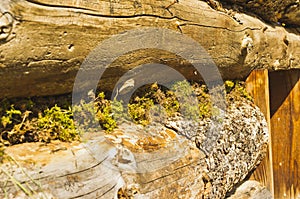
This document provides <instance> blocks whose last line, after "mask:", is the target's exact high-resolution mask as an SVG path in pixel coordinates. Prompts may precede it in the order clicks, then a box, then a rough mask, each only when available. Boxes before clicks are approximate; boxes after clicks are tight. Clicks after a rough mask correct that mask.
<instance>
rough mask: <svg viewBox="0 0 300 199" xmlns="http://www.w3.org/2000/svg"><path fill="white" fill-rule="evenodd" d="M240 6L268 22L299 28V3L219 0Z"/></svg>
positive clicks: (292, 1)
mask: <svg viewBox="0 0 300 199" xmlns="http://www.w3.org/2000/svg"><path fill="white" fill-rule="evenodd" d="M221 1H222V2H230V3H233V4H236V5H241V6H243V8H245V9H246V10H247V11H250V12H252V13H255V14H257V15H258V16H260V17H262V18H263V19H264V20H266V21H269V22H281V23H285V24H286V25H294V26H298V27H299V26H300V17H299V16H300V2H299V1H295V0H282V1H272V0H264V1H260V0H254V1H246V0H221Z"/></svg>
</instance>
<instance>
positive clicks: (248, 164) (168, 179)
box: [0, 102, 268, 199]
mask: <svg viewBox="0 0 300 199" xmlns="http://www.w3.org/2000/svg"><path fill="white" fill-rule="evenodd" d="M223 119H224V120H223V122H221V121H219V124H222V125H221V126H220V125H215V126H211V124H212V123H213V121H211V120H208V121H207V120H206V121H200V122H196V121H195V122H194V123H192V122H190V121H189V122H188V121H184V120H173V121H170V123H169V124H168V125H166V126H172V128H173V129H174V130H175V131H174V130H171V129H170V128H167V127H166V126H165V125H161V124H160V125H159V124H156V125H154V124H152V125H150V126H147V127H145V128H144V127H141V126H137V125H133V124H131V123H124V124H122V125H121V126H120V128H119V129H118V130H116V131H114V132H112V133H110V134H104V133H103V132H97V133H93V134H88V135H87V137H86V138H87V139H88V141H86V142H85V143H81V144H79V143H73V144H70V143H59V142H55V143H50V144H42V143H25V144H21V145H15V146H12V147H9V148H7V150H6V153H7V154H8V155H9V156H10V158H8V160H6V161H5V162H4V163H3V164H2V165H0V176H1V178H0V188H1V189H0V197H1V198H2V197H5V196H7V197H8V198H17V197H22V198H26V197H30V196H31V197H37V196H40V197H46V198H47V197H49V198H50V197H54V198H122V197H123V198H132V197H133V195H134V198H178V197H180V198H188V199H191V198H224V197H225V195H226V193H227V192H228V191H230V190H232V188H233V187H234V185H236V184H237V183H240V182H242V181H243V180H244V179H245V177H246V176H247V175H248V173H249V172H251V171H252V170H253V169H254V168H255V167H256V166H257V164H259V163H260V162H261V160H262V159H263V157H264V155H265V153H266V144H267V142H268V134H267V124H266V121H265V119H264V117H263V115H262V113H260V111H259V110H258V108H256V107H253V106H252V105H249V104H245V103H243V102H239V103H233V104H231V106H230V107H229V108H228V112H227V114H226V116H225V117H224V118H223ZM210 127H212V128H210ZM207 129H212V130H213V131H215V134H216V132H217V134H218V136H217V139H216V142H214V143H210V144H211V145H214V147H212V149H211V151H209V152H208V153H206V154H204V153H203V152H202V151H205V150H204V147H206V149H207V148H208V146H205V145H204V143H205V142H203V140H204V138H205V137H207V136H208V135H209V134H208V130H207ZM88 137H89V138H88Z"/></svg>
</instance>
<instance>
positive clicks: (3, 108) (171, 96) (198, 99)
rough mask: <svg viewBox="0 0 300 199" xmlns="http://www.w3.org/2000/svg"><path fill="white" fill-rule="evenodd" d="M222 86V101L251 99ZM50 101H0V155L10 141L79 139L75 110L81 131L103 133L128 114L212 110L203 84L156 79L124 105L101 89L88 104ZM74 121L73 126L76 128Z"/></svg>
mask: <svg viewBox="0 0 300 199" xmlns="http://www.w3.org/2000/svg"><path fill="white" fill-rule="evenodd" d="M225 88H226V92H227V96H226V99H227V100H228V101H233V100H251V99H252V98H251V96H250V95H249V94H248V93H247V92H246V89H245V85H244V83H243V82H240V81H225ZM50 101H51V103H48V104H50V105H49V106H48V105H47V103H46V102H45V101H43V100H42V102H43V105H41V106H37V104H38V103H40V102H39V100H36V101H34V100H31V99H26V100H15V101H14V102H16V103H15V104H14V103H11V102H9V101H8V100H2V101H1V102H0V113H1V115H2V116H1V123H0V155H1V154H2V151H3V150H2V148H3V147H2V146H7V145H12V144H18V143H23V142H34V141H44V142H50V141H51V140H61V141H72V140H79V135H78V134H77V132H78V131H76V128H75V124H74V115H73V112H74V114H75V113H76V112H77V113H78V114H79V117H76V122H77V123H79V124H80V125H84V127H88V128H89V129H86V128H84V130H85V131H90V130H98V127H99V124H100V126H101V127H102V128H103V129H105V130H106V131H107V132H110V131H112V130H113V129H114V128H116V127H117V125H118V123H120V122H122V121H123V120H124V119H125V120H126V119H129V118H132V120H133V121H134V122H135V123H138V124H142V125H147V124H149V123H150V122H151V120H153V115H155V114H157V113H159V114H157V115H158V118H157V119H158V120H159V121H161V120H163V119H164V118H165V117H174V116H176V115H177V114H178V113H181V114H183V115H184V116H185V117H186V118H188V119H194V120H197V119H203V118H206V117H211V116H212V115H216V114H218V110H215V109H214V108H213V107H212V103H211V97H210V95H209V93H208V89H207V87H206V86H205V85H201V84H198V83H193V84H192V86H191V85H190V83H189V82H187V81H181V82H176V83H175V84H174V85H173V86H172V87H171V89H167V88H165V87H163V86H161V85H158V84H157V83H154V84H150V85H146V86H144V87H143V88H141V89H138V91H136V92H135V93H134V95H133V96H132V98H131V100H130V103H129V104H128V107H127V109H126V108H125V107H123V104H122V102H119V101H116V100H113V101H111V100H108V99H106V98H105V95H104V93H103V92H101V93H99V94H98V95H97V97H96V99H95V100H94V102H92V103H85V102H84V101H81V103H80V105H79V106H74V107H73V112H72V110H71V108H69V107H70V103H69V104H68V102H67V100H65V98H64V100H62V102H61V103H60V104H61V105H56V104H55V102H57V99H55V98H53V99H52V98H51V100H50ZM53 104H54V105H53ZM77 123H76V125H77V127H78V128H79V129H77V130H80V125H78V124H77ZM83 133H86V132H83Z"/></svg>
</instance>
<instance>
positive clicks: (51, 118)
mask: <svg viewBox="0 0 300 199" xmlns="http://www.w3.org/2000/svg"><path fill="white" fill-rule="evenodd" d="M72 117H73V112H72V110H71V109H70V108H69V109H67V110H64V109H61V108H60V107H58V106H56V105H55V106H54V107H52V108H51V109H46V110H45V111H44V116H42V115H40V116H39V118H38V120H37V126H38V128H39V130H40V131H41V132H42V133H44V134H46V136H47V138H48V137H49V138H51V139H59V140H61V141H72V140H76V139H78V134H77V132H76V129H75V125H74V121H73V119H72Z"/></svg>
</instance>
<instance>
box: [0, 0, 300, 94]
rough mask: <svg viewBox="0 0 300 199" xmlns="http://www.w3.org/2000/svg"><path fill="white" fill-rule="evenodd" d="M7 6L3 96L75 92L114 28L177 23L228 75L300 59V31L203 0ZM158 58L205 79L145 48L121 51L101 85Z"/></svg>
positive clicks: (14, 2)
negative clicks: (89, 59)
mask: <svg viewBox="0 0 300 199" xmlns="http://www.w3.org/2000/svg"><path fill="white" fill-rule="evenodd" d="M0 11H1V13H2V15H1V18H0V27H1V30H2V31H1V34H0V39H1V44H0V75H1V79H0V96H1V98H4V97H28V96H45V95H58V94H64V93H70V92H72V88H73V84H74V78H75V76H76V74H77V72H78V70H79V68H80V66H81V64H82V62H83V61H84V59H85V58H86V57H87V56H88V54H89V53H90V52H91V51H92V50H93V49H94V48H95V47H96V46H98V45H99V44H100V43H101V42H103V41H104V40H105V39H109V38H111V37H112V36H113V35H115V34H120V33H126V32H128V31H130V30H132V29H140V28H143V27H157V28H165V29H170V30H173V31H176V32H178V33H182V34H184V35H185V36H188V37H190V38H192V39H193V40H195V41H196V42H198V43H199V44H200V45H201V46H202V47H203V48H204V49H205V50H206V52H207V53H208V54H209V55H210V57H211V58H212V59H213V61H214V62H215V63H216V65H217V66H218V69H219V71H220V73H221V75H222V77H223V78H224V79H243V78H245V77H246V76H247V75H248V74H249V73H250V71H251V70H253V69H255V68H267V69H270V70H278V69H290V68H298V67H299V65H300V64H299V63H300V56H299V53H300V45H299V42H300V37H299V34H298V33H296V32H295V30H293V29H285V28H284V27H281V26H271V25H268V24H265V23H264V22H262V21H260V20H259V19H257V18H255V17H251V16H248V15H246V14H241V13H236V14H235V15H234V16H231V15H228V14H227V13H224V12H221V11H216V10H213V9H212V8H211V7H209V6H208V5H207V3H206V2H202V1H198V0H186V1H179V2H177V3H174V2H173V1H171V0H168V1H163V0H161V1H160V0H157V1H153V0H136V1H114V0H111V1H104V0H100V1H98V0H97V1H96V0H94V1H88V2H84V1H71V0H67V1H63V2H62V1H59V0H55V1H50V0H4V1H1V3H0ZM245 42H246V43H245ZM184 45H185V43H182V46H184ZM175 47H176V46H174V48H175ZM116 51H117V50H116ZM116 51H115V52H116ZM115 52H112V53H115ZM153 62H155V63H161V64H166V65H169V66H171V67H173V68H175V69H176V70H178V71H180V72H182V73H184V75H185V77H186V78H188V79H195V78H196V79H199V77H198V76H197V77H195V75H194V73H193V71H192V69H191V64H190V63H189V62H188V61H187V60H184V59H183V58H182V57H180V56H178V55H174V53H172V52H165V51H161V50H153V49H148V50H145V49H144V50H140V51H138V52H131V53H128V54H126V55H123V56H121V57H118V58H117V59H116V60H115V61H114V62H113V63H112V64H111V66H110V67H109V68H108V69H107V70H106V72H105V75H104V76H103V77H102V79H101V80H102V83H101V89H102V90H112V88H114V85H115V83H116V82H117V80H118V78H119V77H120V76H122V74H124V73H125V72H126V71H128V70H129V69H131V68H134V67H135V66H137V65H140V64H144V63H153Z"/></svg>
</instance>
